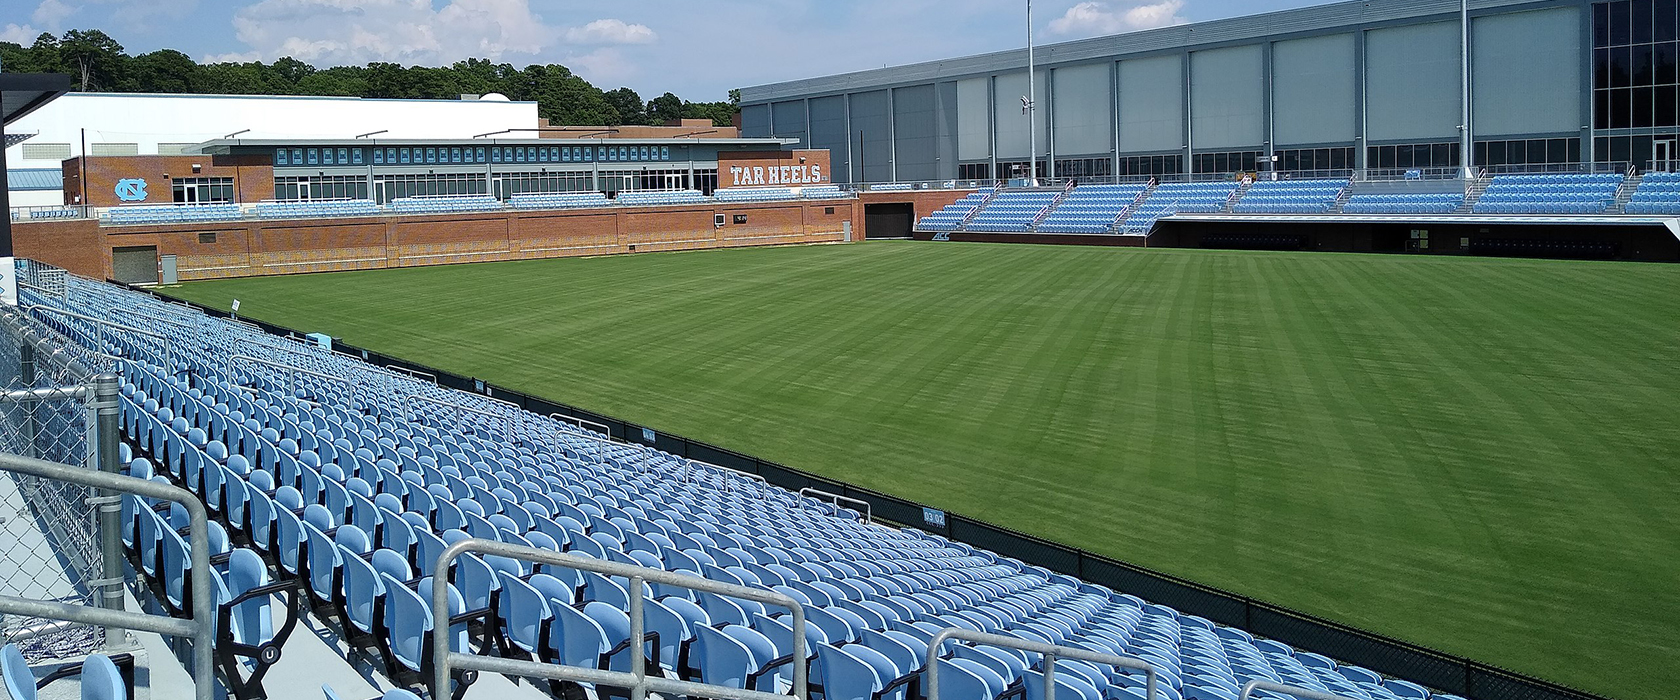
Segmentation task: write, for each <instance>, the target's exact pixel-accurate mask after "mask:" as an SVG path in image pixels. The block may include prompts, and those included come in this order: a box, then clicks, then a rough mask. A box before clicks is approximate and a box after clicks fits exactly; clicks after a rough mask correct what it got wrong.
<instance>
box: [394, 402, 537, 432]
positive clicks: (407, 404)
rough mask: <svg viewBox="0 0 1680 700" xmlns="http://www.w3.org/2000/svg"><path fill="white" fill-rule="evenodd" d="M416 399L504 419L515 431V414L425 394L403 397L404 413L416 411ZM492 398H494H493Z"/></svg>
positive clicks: (458, 410)
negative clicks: (491, 410) (492, 411)
mask: <svg viewBox="0 0 1680 700" xmlns="http://www.w3.org/2000/svg"><path fill="white" fill-rule="evenodd" d="M415 399H419V400H421V401H425V402H428V403H432V404H436V405H438V406H444V407H447V408H453V409H455V410H456V411H457V412H461V413H473V414H477V415H480V416H485V417H487V418H494V419H496V420H499V421H502V423H504V424H505V425H506V426H507V431H508V432H509V433H512V432H513V416H505V415H502V414H500V413H491V412H490V411H486V410H484V409H481V408H477V407H474V406H467V405H465V404H458V403H452V402H450V401H447V400H444V399H440V398H436V397H433V396H427V395H425V394H409V395H408V396H405V397H403V412H404V413H407V414H411V415H412V414H413V413H414V409H413V402H414V401H415ZM492 400H494V399H492Z"/></svg>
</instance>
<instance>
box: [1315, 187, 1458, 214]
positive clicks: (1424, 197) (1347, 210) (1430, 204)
mask: <svg viewBox="0 0 1680 700" xmlns="http://www.w3.org/2000/svg"><path fill="white" fill-rule="evenodd" d="M1461 206H1464V194H1463V193H1457V192H1430V193H1421V194H1356V195H1354V196H1352V197H1349V198H1348V201H1347V204H1344V205H1342V213H1343V214H1451V213H1453V212H1456V211H1458V208H1459V207H1461Z"/></svg>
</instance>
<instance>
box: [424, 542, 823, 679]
mask: <svg viewBox="0 0 1680 700" xmlns="http://www.w3.org/2000/svg"><path fill="white" fill-rule="evenodd" d="M469 553H480V554H485V555H489V556H498V557H506V558H509V559H517V560H520V561H527V562H533V563H537V564H546V565H549V566H560V567H565V568H568V569H576V570H579V571H593V572H595V573H598V574H601V575H603V576H617V577H621V578H626V579H629V581H630V584H631V585H630V587H629V589H628V590H630V591H632V593H631V594H630V596H629V597H630V611H629V617H630V632H631V638H630V640H629V643H628V648H629V650H630V651H631V652H632V654H633V655H632V657H631V658H632V662H631V672H630V673H625V672H622V671H607V670H602V669H598V668H590V667H584V666H565V665H559V664H550V663H541V662H536V661H520V660H517V659H506V658H499V657H489V656H477V655H473V654H462V653H457V652H453V651H451V650H450V648H449V647H450V635H449V633H448V630H449V586H447V585H443V584H442V583H441V582H443V581H446V580H448V578H449V570H450V567H451V566H453V565H454V563H455V560H456V559H458V558H460V557H461V555H463V554H469ZM432 571H433V576H434V577H435V578H434V580H435V581H437V582H439V583H438V585H434V586H432V596H431V600H430V601H429V602H430V605H431V611H432V621H433V622H432V625H433V632H432V648H431V650H430V653H431V655H432V679H431V692H432V697H434V698H446V697H450V695H451V692H450V690H451V689H450V686H449V684H450V675H451V673H452V671H453V670H454V669H457V668H458V669H461V670H463V671H479V672H485V673H500V674H504V675H510V676H523V677H532V678H546V679H550V680H561V681H573V682H579V683H594V684H597V685H605V686H609V687H614V688H628V689H630V691H631V697H632V698H646V697H647V693H648V691H653V692H656V693H660V694H663V695H665V696H667V697H670V696H674V695H688V696H697V697H706V698H716V699H717V700H787V697H788V696H786V695H779V694H775V693H767V692H764V691H758V690H750V689H746V688H731V687H728V686H719V685H707V684H704V683H694V682H690V681H681V680H673V679H670V678H665V677H663V676H657V675H655V676H649V675H648V674H647V667H646V661H645V659H642V655H643V653H644V652H645V648H646V644H647V640H646V639H644V638H643V636H644V635H645V634H646V632H645V631H644V630H645V629H646V622H645V621H644V620H643V608H644V604H643V602H642V601H641V599H642V597H643V596H642V589H643V587H644V586H645V585H646V584H648V583H658V584H662V585H667V586H675V587H679V588H687V589H690V590H696V591H705V592H708V593H715V594H717V595H721V596H726V597H730V598H741V599H743V600H753V601H758V602H760V603H765V604H768V605H774V606H776V607H778V608H783V609H786V610H788V611H789V612H790V613H791V614H792V615H793V653H792V654H791V655H790V662H791V663H792V664H793V686H794V687H793V695H794V697H796V698H798V699H799V700H807V698H808V697H809V694H808V689H809V686H810V678H809V675H808V673H809V669H808V668H807V667H808V666H809V665H810V659H809V658H808V656H807V655H806V646H805V634H806V627H805V609H804V607H802V606H801V605H800V604H799V601H796V600H794V599H792V598H790V597H788V596H786V595H783V594H781V593H778V592H776V591H766V590H760V589H756V588H748V587H746V586H741V585H736V584H731V583H724V582H722V581H714V580H712V579H707V578H700V577H698V576H691V575H688V574H678V573H674V572H670V571H662V570H660V569H654V568H649V567H644V566H634V565H631V564H623V563H619V562H615V561H606V560H601V559H595V558H593V557H583V556H578V555H575V554H565V553H561V552H556V551H553V550H548V549H537V548H534V547H524V546H520V545H513V544H507V543H505V542H497V541H495V540H482V539H466V540H461V541H459V542H456V543H455V544H452V545H450V546H449V547H447V548H445V549H444V550H443V552H442V553H440V554H439V555H438V558H437V564H436V565H435V566H434V567H433V569H432ZM638 659H640V660H638Z"/></svg>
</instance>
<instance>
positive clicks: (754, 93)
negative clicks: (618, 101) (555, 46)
mask: <svg viewBox="0 0 1680 700" xmlns="http://www.w3.org/2000/svg"><path fill="white" fill-rule="evenodd" d="M1587 2H1588V0H1470V9H1471V11H1472V12H1475V11H1479V10H1489V9H1506V8H1517V7H1523V6H1528V7H1525V8H1524V9H1544V8H1551V7H1578V6H1584V5H1586V4H1587ZM1458 11H1459V0H1348V1H1346V2H1337V3H1331V4H1327V5H1315V6H1311V7H1302V8H1295V9H1289V10H1278V11H1274V12H1266V13H1261V14H1256V15H1245V16H1241V17H1231V18H1226V19H1216V20H1207V21H1203V22H1196V23H1192V24H1180V25H1174V26H1170V27H1161V28H1158V29H1145V30H1140V31H1135V32H1128V33H1125V34H1114V35H1109V36H1099V37H1092V38H1088V39H1076V40H1073V41H1066V42H1060V43H1055V44H1042V45H1039V46H1038V47H1037V48H1036V50H1035V51H1034V53H1035V54H1037V55H1036V58H1037V63H1038V67H1039V68H1040V69H1041V70H1042V69H1045V68H1048V67H1054V66H1056V65H1058V64H1073V63H1086V62H1092V61H1099V60H1115V59H1118V58H1122V57H1125V56H1142V55H1147V54H1151V53H1161V52H1167V51H1182V50H1184V49H1189V48H1195V47H1201V46H1212V45H1219V44H1229V43H1252V42H1253V41H1254V40H1257V39H1265V38H1268V37H1275V36H1285V35H1293V34H1314V33H1328V32H1330V31H1333V30H1337V29H1348V28H1352V27H1358V26H1366V25H1371V24H1379V23H1386V22H1397V21H1405V20H1409V19H1420V18H1427V17H1435V16H1449V15H1450V16H1452V17H1454V18H1456V17H1457V14H1458ZM1026 62H1027V51H1026V48H1025V47H1022V48H1016V49H1007V50H1004V51H994V52H990V53H983V54H974V55H969V56H962V57H957V58H950V59H941V60H935V61H924V62H920V63H911V64H905V65H901V66H894V67H888V68H873V69H869V70H861V71H853V72H849V73H840V74H836V75H829V76H821V77H815V78H806V79H801V80H790V81H783V82H778V83H768V84H764V85H755V86H751V87H744V88H741V102H742V104H762V103H766V102H773V101H776V100H786V99H797V98H802V97H810V96H817V95H826V94H835V93H842V92H853V91H858V90H870V89H879V88H883V87H889V86H895V85H902V84H909V83H925V82H934V81H940V80H954V79H958V78H965V77H973V76H977V75H981V74H986V73H993V72H1006V71H1019V70H1023V69H1024V68H1025V66H1026Z"/></svg>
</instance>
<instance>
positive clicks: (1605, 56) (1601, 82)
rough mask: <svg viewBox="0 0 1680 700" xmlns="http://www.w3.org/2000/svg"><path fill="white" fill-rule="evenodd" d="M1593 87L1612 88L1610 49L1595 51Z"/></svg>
mask: <svg viewBox="0 0 1680 700" xmlns="http://www.w3.org/2000/svg"><path fill="white" fill-rule="evenodd" d="M1593 87H1599V88H1606V87H1610V49H1597V50H1595V51H1593Z"/></svg>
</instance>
